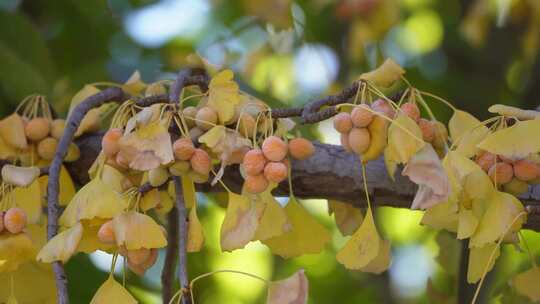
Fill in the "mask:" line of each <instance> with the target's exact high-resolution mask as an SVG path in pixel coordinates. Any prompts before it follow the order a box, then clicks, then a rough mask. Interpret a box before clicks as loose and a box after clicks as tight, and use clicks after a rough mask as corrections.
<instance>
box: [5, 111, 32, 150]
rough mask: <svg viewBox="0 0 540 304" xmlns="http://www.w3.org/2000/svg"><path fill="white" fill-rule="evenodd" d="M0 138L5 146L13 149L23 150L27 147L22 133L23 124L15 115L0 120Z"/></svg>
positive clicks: (20, 118) (18, 116) (19, 117)
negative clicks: (0, 137)
mask: <svg viewBox="0 0 540 304" xmlns="http://www.w3.org/2000/svg"><path fill="white" fill-rule="evenodd" d="M0 136H2V139H3V141H4V142H5V143H6V144H8V145H9V146H11V147H13V148H16V149H20V150H24V149H26V148H27V147H28V142H27V141H26V135H25V133H24V122H23V120H22V117H21V116H20V115H19V114H17V113H13V114H11V115H9V116H8V117H6V118H4V119H2V120H0Z"/></svg>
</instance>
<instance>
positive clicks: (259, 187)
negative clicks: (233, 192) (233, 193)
mask: <svg viewBox="0 0 540 304" xmlns="http://www.w3.org/2000/svg"><path fill="white" fill-rule="evenodd" d="M268 185H269V182H268V180H267V179H266V177H264V175H262V174H259V175H248V176H246V179H245V180H244V187H245V189H246V191H247V192H249V193H252V194H257V193H261V192H264V190H266V188H268Z"/></svg>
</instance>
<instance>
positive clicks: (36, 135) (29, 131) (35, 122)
mask: <svg viewBox="0 0 540 304" xmlns="http://www.w3.org/2000/svg"><path fill="white" fill-rule="evenodd" d="M50 130H51V123H50V121H49V120H48V119H47V118H44V117H36V118H33V119H31V120H30V121H29V122H28V123H27V124H26V126H25V127H24V133H25V135H26V137H27V138H28V139H30V140H31V141H36V142H37V141H40V140H42V139H44V138H45V137H47V135H49V132H50Z"/></svg>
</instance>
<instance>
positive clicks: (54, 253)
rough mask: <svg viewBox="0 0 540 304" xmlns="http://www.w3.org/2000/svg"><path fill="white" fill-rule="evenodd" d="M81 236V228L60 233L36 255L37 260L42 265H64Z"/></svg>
mask: <svg viewBox="0 0 540 304" xmlns="http://www.w3.org/2000/svg"><path fill="white" fill-rule="evenodd" d="M82 235H83V226H82V224H81V223H77V224H76V225H75V226H73V227H71V228H69V229H67V230H64V231H62V232H60V233H59V234H57V235H55V236H54V237H53V238H52V239H50V240H49V242H47V244H45V246H44V247H43V248H42V249H41V251H40V252H39V253H38V255H37V260H38V261H40V262H44V263H52V262H56V261H61V262H62V263H66V262H67V261H68V260H69V258H71V256H72V255H73V254H75V252H76V250H77V247H78V246H79V242H80V241H81V238H82Z"/></svg>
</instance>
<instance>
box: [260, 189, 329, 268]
mask: <svg viewBox="0 0 540 304" xmlns="http://www.w3.org/2000/svg"><path fill="white" fill-rule="evenodd" d="M285 212H286V213H287V218H288V219H289V222H290V224H291V225H292V229H291V230H290V231H288V232H285V233H283V234H282V235H280V236H276V237H273V238H270V239H267V240H265V241H263V243H264V244H266V245H267V246H268V247H269V248H270V250H271V251H272V253H274V254H277V255H279V256H282V257H284V258H292V257H297V256H300V255H303V254H311V253H319V252H321V251H322V250H323V249H324V246H325V245H326V243H327V242H328V241H330V233H329V232H328V230H326V228H325V227H324V226H323V225H321V224H320V223H319V222H318V221H317V220H316V219H314V218H313V216H312V215H311V214H309V212H307V210H306V209H305V208H304V207H303V206H302V205H300V203H299V202H298V201H296V198H294V197H291V198H290V199H289V202H288V203H287V206H285ZM315 236H316V237H315Z"/></svg>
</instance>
